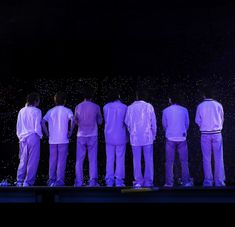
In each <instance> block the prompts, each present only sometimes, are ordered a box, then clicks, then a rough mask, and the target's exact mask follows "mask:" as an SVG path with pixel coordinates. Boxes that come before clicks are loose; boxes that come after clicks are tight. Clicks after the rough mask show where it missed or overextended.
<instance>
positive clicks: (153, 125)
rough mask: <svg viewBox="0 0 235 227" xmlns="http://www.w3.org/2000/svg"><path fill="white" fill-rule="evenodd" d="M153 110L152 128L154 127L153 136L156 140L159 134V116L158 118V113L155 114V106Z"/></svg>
mask: <svg viewBox="0 0 235 227" xmlns="http://www.w3.org/2000/svg"><path fill="white" fill-rule="evenodd" d="M151 112H152V113H151V128H152V133H153V138H154V140H155V139H156V136H157V118H156V114H155V111H154V108H153V106H152V111H151Z"/></svg>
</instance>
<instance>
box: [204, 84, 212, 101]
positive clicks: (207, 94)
mask: <svg viewBox="0 0 235 227" xmlns="http://www.w3.org/2000/svg"><path fill="white" fill-rule="evenodd" d="M202 95H203V96H205V97H206V98H213V97H214V88H213V87H212V86H209V85H205V86H203V88H202Z"/></svg>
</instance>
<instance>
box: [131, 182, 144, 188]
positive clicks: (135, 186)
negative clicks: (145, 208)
mask: <svg viewBox="0 0 235 227" xmlns="http://www.w3.org/2000/svg"><path fill="white" fill-rule="evenodd" d="M133 187H134V188H137V189H138V188H142V185H141V184H139V183H135V184H134V186H133Z"/></svg>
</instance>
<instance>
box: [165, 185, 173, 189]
mask: <svg viewBox="0 0 235 227" xmlns="http://www.w3.org/2000/svg"><path fill="white" fill-rule="evenodd" d="M163 187H164V188H172V187H173V184H164V186H163Z"/></svg>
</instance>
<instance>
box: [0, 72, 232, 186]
mask: <svg viewBox="0 0 235 227" xmlns="http://www.w3.org/2000/svg"><path fill="white" fill-rule="evenodd" d="M128 75H129V74H128ZM96 76H98V75H96ZM205 82H206V83H211V85H213V87H214V88H215V90H216V91H217V93H216V99H217V100H218V101H220V102H221V103H222V104H223V106H224V111H225V123H224V130H223V136H224V158H225V168H226V175H227V180H228V182H230V183H233V182H235V174H234V173H235V165H234V163H235V155H234V149H235V143H234V138H233V137H234V133H235V127H234V123H235V113H234V111H233V110H234V100H233V98H234V96H233V92H234V89H235V77H233V78H228V79H225V78H224V77H222V76H221V75H216V74H214V75H212V76H210V77H208V78H207V79H205V78H202V79H200V78H195V77H192V76H190V75H181V76H175V77H174V79H172V78H170V77H169V76H167V75H149V74H145V75H142V76H137V75H135V76H132V77H131V76H127V75H118V76H116V77H108V76H107V77H99V78H98V77H95V75H93V76H88V75H87V77H78V76H76V77H75V76H70V75H65V76H64V77H63V78H59V77H57V78H52V77H49V76H48V75H47V77H43V76H42V77H40V78H34V77H33V78H32V80H27V81H26V80H21V79H17V78H16V77H11V78H9V80H8V82H7V84H5V83H0V86H1V89H0V90H1V95H0V97H1V103H0V110H1V113H0V127H1V132H2V133H1V135H0V141H1V153H0V156H1V166H0V174H1V177H2V178H3V177H7V176H9V177H10V178H14V177H15V173H16V168H17V165H18V144H17V138H16V135H15V124H16V118H17V112H18V111H19V110H20V108H22V106H24V104H25V96H26V94H27V93H28V92H30V91H34V90H35V91H38V92H39V93H40V94H41V96H42V101H41V105H40V108H41V109H42V112H43V115H44V114H45V113H46V111H47V110H48V109H49V108H51V107H53V95H54V94H55V92H56V91H59V90H64V91H65V92H66V93H67V94H68V102H67V106H68V107H69V108H71V109H73V110H74V108H75V106H76V104H78V103H79V102H80V101H82V97H81V89H82V87H84V85H86V84H89V85H90V86H91V87H92V89H93V90H94V93H95V98H94V101H95V102H97V103H98V104H99V105H100V106H101V108H102V107H103V106H104V104H105V103H107V102H108V101H110V100H109V97H108V93H109V90H110V89H112V88H114V87H117V88H119V89H120V90H121V94H122V97H123V98H122V100H123V102H124V103H125V104H127V105H129V104H131V103H132V102H133V101H134V99H133V98H134V90H135V88H136V86H137V87H141V88H142V89H145V90H146V91H147V94H148V98H147V101H149V102H150V103H152V104H153V106H154V108H155V111H156V115H157V120H158V122H157V124H158V136H157V141H156V143H155V144H154V151H155V152H154V157H155V180H156V183H157V184H162V183H163V181H164V171H165V169H164V158H165V157H164V153H165V152H164V133H163V129H162V125H161V117H162V110H163V109H164V108H165V107H167V105H168V100H167V97H168V94H169V93H170V91H171V90H172V89H178V90H179V92H180V93H181V94H182V96H183V98H184V100H183V105H184V106H185V107H187V108H188V109H189V114H190V123H191V124H190V129H189V133H188V144H189V162H190V170H191V174H192V177H193V178H194V180H195V183H197V184H199V183H201V181H202V159H201V151H200V134H199V131H198V128H197V126H196V124H195V123H194V118H195V111H196V106H197V104H198V103H199V102H200V101H201V96H200V88H201V86H202V85H203V84H204V83H205ZM75 134H76V133H75V132H74V135H73V138H72V140H71V145H70V152H69V158H68V165H67V171H66V172H67V178H66V179H67V183H68V184H72V183H73V180H74V168H75V141H76V135H75ZM48 154H49V151H48V142H47V140H45V139H43V140H42V149H41V161H40V166H39V172H38V184H43V183H46V180H47V174H48ZM175 171H176V176H177V177H179V176H180V166H179V161H178V159H177V162H176V169H175ZM85 173H86V175H87V174H88V165H87V164H86V165H85ZM126 173H127V183H128V184H131V182H132V180H133V179H132V177H133V176H132V154H131V149H130V146H128V147H127V154H126ZM104 175H105V143H104V135H103V125H102V126H101V127H100V128H99V177H100V180H101V183H102V182H103V180H104ZM12 180H13V179H12Z"/></svg>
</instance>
